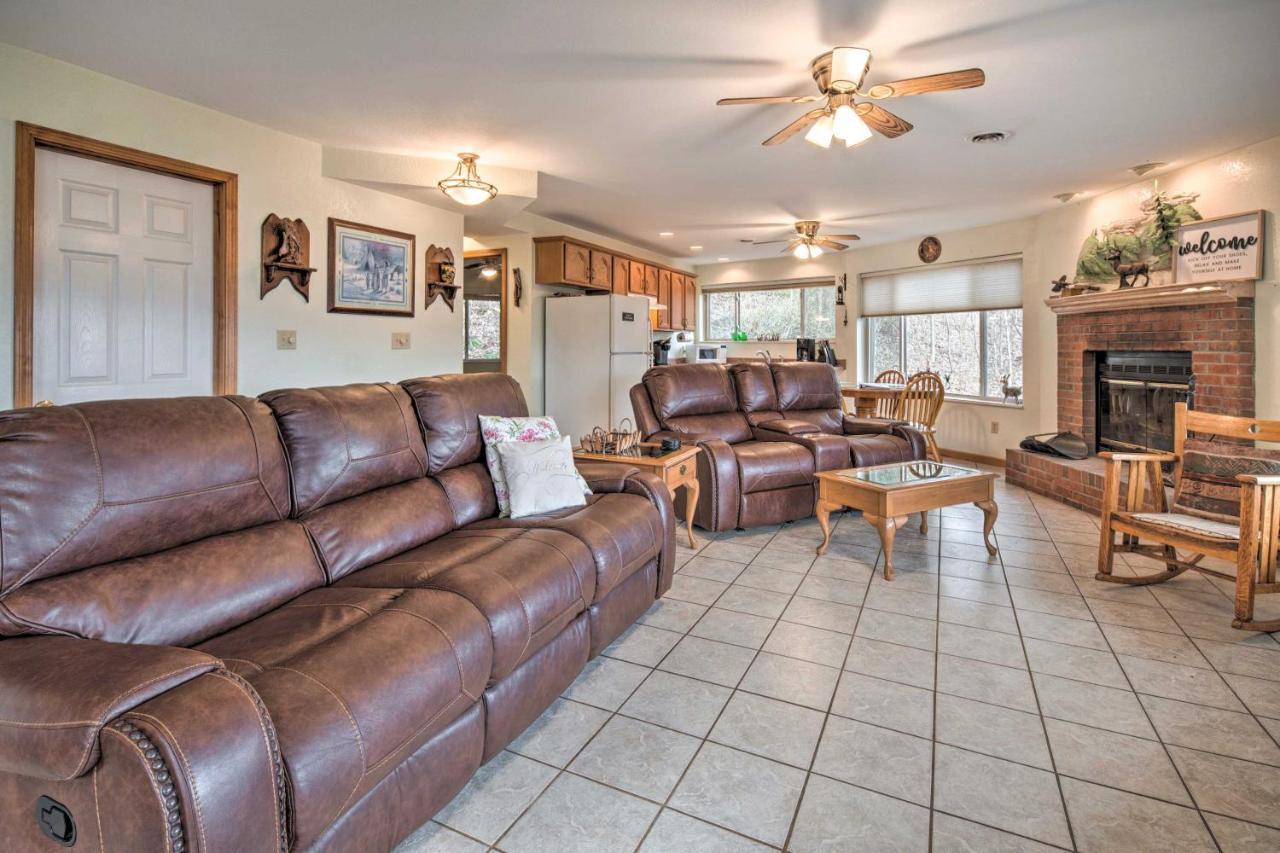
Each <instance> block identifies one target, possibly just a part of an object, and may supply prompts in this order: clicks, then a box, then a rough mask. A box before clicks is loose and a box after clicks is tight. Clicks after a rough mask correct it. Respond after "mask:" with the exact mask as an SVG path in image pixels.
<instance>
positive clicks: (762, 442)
mask: <svg viewBox="0 0 1280 853" xmlns="http://www.w3.org/2000/svg"><path fill="white" fill-rule="evenodd" d="M631 405H632V408H633V410H634V412H635V416H636V424H637V425H638V427H639V429H640V430H641V432H643V433H644V434H645V436H646V438H647V439H648V440H653V441H656V440H660V439H663V438H677V439H680V440H681V441H685V442H694V443H696V444H697V445H698V446H699V447H700V448H702V451H703V452H702V453H700V454H698V483H699V487H700V489H701V493H702V497H701V498H700V500H699V502H698V507H697V511H696V514H695V517H694V522H695V523H696V524H697V525H698V526H699V527H703V528H706V529H708V530H729V529H733V528H746V527H756V526H759V525H763V524H778V523H781V522H786V521H794V520H796V519H800V518H805V517H807V516H809V515H812V514H813V505H814V477H813V475H814V473H815V472H817V471H830V470H834V469H838V468H848V467H862V466H866V465H880V464H884V463H889V462H910V461H913V460H916V459H923V458H924V455H925V444H924V438H923V436H921V435H920V434H919V433H918V432H916V431H915V430H913V429H911V428H910V427H908V426H906V425H905V424H903V423H901V422H897V421H884V420H877V419H870V418H855V417H851V416H849V415H846V414H844V412H843V409H842V407H841V403H840V383H839V379H838V377H837V376H836V372H835V369H834V368H833V367H831V366H830V365H828V364H823V363H817V362H784V363H774V364H764V363H757V362H750V363H741V364H735V365H733V366H731V367H725V366H724V365H721V364H673V365H666V366H663V367H654V368H652V369H650V370H649V371H647V372H646V373H645V374H644V377H643V378H642V380H641V382H640V384H638V385H635V386H634V387H632V389H631ZM681 499H683V495H681V496H680V498H678V499H677V500H681Z"/></svg>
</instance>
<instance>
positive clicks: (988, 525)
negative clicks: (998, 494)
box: [973, 501, 1000, 556]
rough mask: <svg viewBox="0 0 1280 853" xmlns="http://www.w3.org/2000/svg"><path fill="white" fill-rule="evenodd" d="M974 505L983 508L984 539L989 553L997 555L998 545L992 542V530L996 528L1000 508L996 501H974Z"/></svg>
mask: <svg viewBox="0 0 1280 853" xmlns="http://www.w3.org/2000/svg"><path fill="white" fill-rule="evenodd" d="M973 505H974V506H976V507H977V508H978V509H980V510H982V541H983V542H985V543H986V545H987V553H988V554H991V555H992V556H995V553H996V546H995V545H993V544H991V531H992V530H994V529H995V526H996V517H997V516H999V515H1000V508H999V507H998V506H996V502H995V501H974V502H973Z"/></svg>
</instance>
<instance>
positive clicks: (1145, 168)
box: [1129, 160, 1169, 178]
mask: <svg viewBox="0 0 1280 853" xmlns="http://www.w3.org/2000/svg"><path fill="white" fill-rule="evenodd" d="M1167 165H1169V164H1168V163H1161V162H1160V161H1159V160H1152V161H1151V162H1150V163H1139V164H1138V165H1136V166H1130V167H1129V171H1130V172H1133V173H1134V174H1135V175H1137V176H1138V177H1139V178H1141V177H1142V176H1143V175H1145V174H1146V173H1147V172H1154V171H1155V170H1156V169H1159V168H1160V167H1161V166H1167Z"/></svg>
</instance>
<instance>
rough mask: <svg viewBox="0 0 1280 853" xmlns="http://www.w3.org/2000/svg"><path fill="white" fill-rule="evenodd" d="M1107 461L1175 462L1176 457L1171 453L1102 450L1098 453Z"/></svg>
mask: <svg viewBox="0 0 1280 853" xmlns="http://www.w3.org/2000/svg"><path fill="white" fill-rule="evenodd" d="M1098 455H1099V456H1101V457H1102V458H1103V459H1105V460H1107V462H1177V461H1178V457H1177V456H1175V455H1173V454H1172V453H1129V452H1124V453H1116V452H1115V451H1112V450H1104V451H1102V452H1101V453H1099V454H1098Z"/></svg>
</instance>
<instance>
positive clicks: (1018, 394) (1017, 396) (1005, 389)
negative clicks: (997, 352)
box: [1000, 373, 1022, 403]
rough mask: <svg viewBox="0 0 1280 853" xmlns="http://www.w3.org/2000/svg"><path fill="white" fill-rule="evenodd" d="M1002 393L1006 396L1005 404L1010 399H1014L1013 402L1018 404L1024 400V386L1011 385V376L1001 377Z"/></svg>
mask: <svg viewBox="0 0 1280 853" xmlns="http://www.w3.org/2000/svg"><path fill="white" fill-rule="evenodd" d="M1000 393H1001V394H1002V395H1003V396H1004V400H1003V402H1005V403H1007V402H1009V398H1010V397H1012V398H1013V402H1015V403H1017V402H1019V401H1020V400H1021V399H1022V386H1021V385H1010V384H1009V374H1007V373H1006V374H1005V375H1004V376H1001V377H1000Z"/></svg>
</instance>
